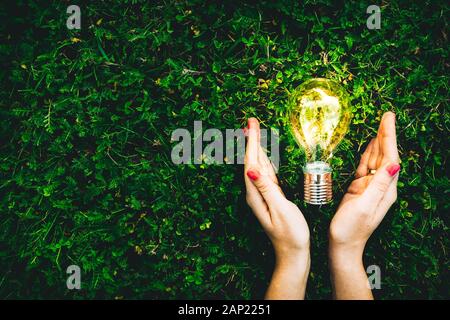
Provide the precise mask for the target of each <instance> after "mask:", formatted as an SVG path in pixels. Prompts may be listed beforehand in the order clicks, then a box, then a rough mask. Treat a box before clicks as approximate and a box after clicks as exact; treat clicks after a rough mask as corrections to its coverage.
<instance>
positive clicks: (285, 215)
mask: <svg viewBox="0 0 450 320" xmlns="http://www.w3.org/2000/svg"><path fill="white" fill-rule="evenodd" d="M245 130H246V135H247V148H246V154H245V160H244V164H245V165H244V167H245V186H246V189H247V197H246V198H247V203H248V205H249V206H250V208H251V209H252V210H253V213H254V214H255V216H256V217H257V219H258V220H259V222H260V223H261V225H262V227H263V228H264V230H265V232H266V233H267V235H268V236H269V238H270V240H271V241H272V244H273V246H274V249H275V254H276V257H277V260H278V261H277V262H281V261H289V260H292V259H295V258H296V256H297V255H298V254H300V253H305V252H307V253H308V255H309V229H308V225H307V223H306V221H305V218H304V217H303V214H302V213H301V211H300V210H299V208H298V207H297V206H296V205H295V204H294V203H292V202H291V201H289V200H287V199H286V197H285V196H284V194H283V192H282V191H281V188H280V186H279V185H278V180H277V177H276V175H275V171H274V167H273V164H272V163H271V161H270V160H269V158H268V157H267V154H266V152H265V151H264V150H263V149H262V147H261V144H260V128H259V122H258V120H256V119H255V118H250V119H249V120H248V127H247V128H246V129H245Z"/></svg>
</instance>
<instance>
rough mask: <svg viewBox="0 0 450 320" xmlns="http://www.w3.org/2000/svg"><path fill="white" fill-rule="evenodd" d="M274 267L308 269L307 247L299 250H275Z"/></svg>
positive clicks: (309, 261) (308, 255) (308, 254)
mask: <svg viewBox="0 0 450 320" xmlns="http://www.w3.org/2000/svg"><path fill="white" fill-rule="evenodd" d="M275 256H276V262H275V269H291V270H306V271H307V270H309V265H310V263H311V258H310V252H309V247H308V248H304V249H301V250H289V251H284V252H279V251H277V250H276V251H275Z"/></svg>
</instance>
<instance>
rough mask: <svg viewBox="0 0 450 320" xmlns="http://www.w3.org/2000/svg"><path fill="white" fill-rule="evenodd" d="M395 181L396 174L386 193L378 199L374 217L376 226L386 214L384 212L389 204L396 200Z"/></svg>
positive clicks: (388, 207)
mask: <svg viewBox="0 0 450 320" xmlns="http://www.w3.org/2000/svg"><path fill="white" fill-rule="evenodd" d="M397 182H398V175H396V176H395V177H394V180H393V181H392V182H391V184H390V185H389V188H388V190H387V192H386V194H385V195H384V197H383V199H382V200H381V201H380V203H379V205H378V208H377V210H376V213H375V217H374V223H375V225H376V226H378V225H379V224H380V223H381V221H382V220H383V219H384V217H385V216H386V213H387V212H388V211H389V209H390V208H391V206H392V205H393V204H394V202H395V201H396V200H397Z"/></svg>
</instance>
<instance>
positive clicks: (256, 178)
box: [247, 168, 284, 207]
mask: <svg viewBox="0 0 450 320" xmlns="http://www.w3.org/2000/svg"><path fill="white" fill-rule="evenodd" d="M247 177H249V178H250V180H251V181H252V183H253V184H254V185H255V186H256V188H257V189H258V191H259V192H260V193H261V195H262V196H263V198H264V200H265V201H266V203H267V205H268V206H269V207H273V206H274V205H275V204H277V203H279V201H280V200H283V199H284V196H283V194H282V192H281V189H280V187H279V186H278V185H277V184H276V183H275V182H273V180H272V179H271V178H270V177H269V176H268V175H262V174H261V172H260V171H259V170H258V169H254V168H250V169H248V170H247Z"/></svg>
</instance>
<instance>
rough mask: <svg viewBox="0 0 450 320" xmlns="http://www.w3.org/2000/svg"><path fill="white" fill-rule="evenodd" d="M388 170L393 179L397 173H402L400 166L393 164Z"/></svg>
mask: <svg viewBox="0 0 450 320" xmlns="http://www.w3.org/2000/svg"><path fill="white" fill-rule="evenodd" d="M386 170H387V172H388V173H389V175H390V176H391V177H393V176H395V175H396V174H397V172H399V171H400V165H399V164H391V165H389V166H387V168H386Z"/></svg>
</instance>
